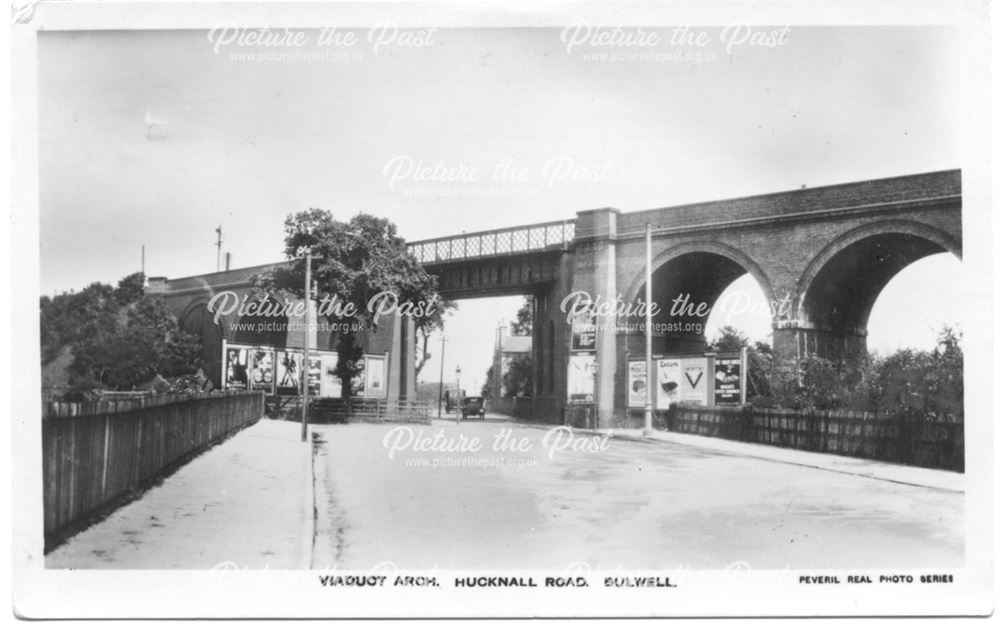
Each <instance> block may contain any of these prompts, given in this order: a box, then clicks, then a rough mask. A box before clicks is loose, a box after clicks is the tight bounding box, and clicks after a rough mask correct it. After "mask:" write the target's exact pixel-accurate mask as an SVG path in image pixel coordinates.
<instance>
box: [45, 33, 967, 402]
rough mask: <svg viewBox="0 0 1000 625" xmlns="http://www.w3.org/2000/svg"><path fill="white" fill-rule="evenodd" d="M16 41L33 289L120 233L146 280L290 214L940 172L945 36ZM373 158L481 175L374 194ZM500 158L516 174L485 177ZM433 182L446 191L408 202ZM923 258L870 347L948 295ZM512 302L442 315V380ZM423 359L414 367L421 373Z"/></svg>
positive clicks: (501, 204)
mask: <svg viewBox="0 0 1000 625" xmlns="http://www.w3.org/2000/svg"><path fill="white" fill-rule="evenodd" d="M708 32H710V33H711V34H712V35H713V37H714V36H716V35H717V31H714V30H709V31H708ZM307 35H308V39H309V40H310V41H312V42H314V41H315V40H316V38H317V36H318V32H317V31H307ZM361 38H362V40H363V39H364V33H363V32H362V33H361ZM39 39H40V42H39V85H40V92H39V96H40V97H39V100H40V103H41V104H40V111H39V113H40V120H39V128H40V169H41V178H40V182H41V214H40V220H41V236H42V241H41V258H40V260H41V276H42V278H41V291H42V293H47V294H52V293H54V292H58V291H62V290H67V289H71V288H76V289H78V288H80V287H82V286H84V285H86V284H87V283H89V282H92V281H97V280H100V281H105V282H114V281H117V279H119V278H120V277H122V276H124V275H126V274H128V273H130V272H132V271H135V270H137V269H138V267H139V248H140V245H142V244H145V245H146V263H147V264H146V267H147V273H148V274H149V275H163V276H167V277H181V276H186V275H192V274H198V273H206V272H210V271H214V269H215V247H214V242H215V233H214V230H215V227H216V226H217V225H221V226H222V228H223V233H224V239H225V242H224V245H223V249H224V250H225V251H229V252H231V253H232V254H233V259H234V266H237V267H241V266H249V265H255V264H262V263H268V262H273V261H276V260H280V259H281V250H282V235H283V233H282V223H283V220H284V218H285V216H286V215H287V214H288V213H290V212H294V211H299V210H304V209H306V208H308V207H320V208H326V209H329V210H331V211H332V212H333V213H334V215H335V217H337V218H340V219H347V218H349V217H350V216H351V215H353V214H355V213H357V212H358V211H367V212H371V213H374V214H377V215H381V216H385V217H388V218H390V219H392V220H393V221H395V222H396V223H397V224H398V225H399V228H400V231H401V233H402V234H403V236H405V237H406V238H407V239H409V240H418V239H421V238H428V237H434V236H443V235H448V234H456V233H459V232H462V231H471V230H480V229H488V228H493V227H501V226H508V225H517V224H524V223H532V222H537V221H543V220H548V219H565V218H572V217H574V216H575V213H576V211H578V210H583V209H588V208H595V207H601V206H613V207H616V208H619V209H621V210H625V211H628V210H637V209H642V208H650V207H657V206H670V205H675V204H681V203H686V202H692V201H700V200H712V199H722V198H728V197H740V196H745V195H751V194H757V193H767V192H774V191H781V190H786V189H797V188H799V187H800V186H801V185H803V184H806V185H809V186H818V185H823V184H833V183H838V182H847V181H856V180H865V179H871V178H880V177H885V176H894V175H903V174H912V173H919V172H926V171H934V170H941V169H950V168H956V167H961V166H962V163H961V162H960V160H959V146H958V135H959V130H960V127H959V123H960V119H959V116H958V111H959V110H960V103H959V102H958V94H959V89H958V71H957V61H958V59H957V57H956V55H955V54H953V53H952V52H951V51H953V50H954V49H957V48H956V47H955V46H956V44H957V40H956V39H955V38H954V37H952V35H951V34H949V32H948V31H944V30H928V29H919V28H903V27H891V28H876V27H866V28H858V27H854V28H840V29H835V28H793V30H792V32H791V33H790V36H789V39H788V43H787V45H785V46H783V47H779V48H749V47H741V48H737V49H736V50H735V51H734V52H733V54H732V55H726V54H725V52H724V50H722V49H721V47H720V46H719V45H718V44H717V43H715V41H714V39H713V44H712V46H711V47H710V50H711V51H714V52H715V53H717V54H718V58H717V59H716V60H714V61H709V62H705V63H702V64H692V63H682V62H672V63H669V62H668V63H657V62H626V63H611V62H607V61H604V62H602V61H593V60H587V59H586V58H585V57H584V53H585V52H587V49H586V48H585V47H583V48H580V49H576V50H574V51H573V52H572V53H571V54H567V52H566V46H565V44H564V43H563V42H562V41H560V31H559V29H494V30H482V29H464V30H440V31H438V32H437V33H436V34H435V36H434V39H433V43H432V45H429V46H427V47H423V48H403V47H386V48H383V49H382V50H380V51H379V53H378V54H374V53H373V51H372V49H371V47H370V46H368V45H367V44H366V43H364V42H363V41H362V43H361V44H360V45H357V46H355V47H353V48H351V49H349V50H348V49H345V48H334V49H333V51H335V52H346V51H350V52H352V53H355V54H357V53H360V54H361V55H363V59H361V60H356V61H355V62H351V63H344V62H337V61H319V62H312V63H307V62H303V61H277V62H274V61H271V62H248V61H245V60H237V59H235V58H234V57H231V56H230V53H243V52H247V51H251V52H253V50H247V49H245V48H238V47H236V46H235V44H233V45H230V46H222V48H221V49H220V51H219V53H218V54H216V53H215V52H214V51H213V46H212V43H211V42H210V41H209V40H208V38H207V37H206V32H203V31H162V32H159V31H147V32H90V33H45V32H43V33H41V34H40V37H39ZM661 49H662V48H661ZM314 50H319V48H317V47H314V46H310V47H307V48H306V49H305V50H304V51H314ZM326 51H329V49H327V50H326ZM149 120H152V121H154V122H156V123H157V125H156V127H155V128H153V129H152V135H153V138H150V137H149V135H148V134H147V130H148V126H147V121H149ZM559 157H568V158H569V159H570V160H571V162H572V163H573V165H574V167H576V168H584V169H587V170H592V171H597V172H602V173H599V175H598V179H597V180H595V181H584V182H572V181H566V180H564V181H555V182H553V183H552V184H550V182H549V181H548V180H547V179H546V175H545V165H546V163H549V162H550V161H551V160H552V159H554V158H559ZM394 158H409V159H413V160H414V161H417V160H422V161H423V162H424V163H426V164H434V163H437V162H439V161H440V162H442V163H443V164H444V165H445V166H446V167H450V168H457V167H459V166H464V167H466V168H472V167H476V168H479V169H480V170H481V171H482V172H483V179H482V180H480V181H479V182H476V183H471V184H466V183H451V184H446V185H434V184H426V183H420V182H415V181H413V180H405V179H404V180H401V181H398V182H396V184H394V185H393V187H392V188H390V185H389V180H387V177H386V176H385V175H384V171H385V168H386V165H387V163H389V162H391V161H392V160H393V159H394ZM502 161H509V162H510V163H511V164H512V165H513V167H515V168H518V169H521V168H523V169H524V170H525V175H526V176H527V179H526V180H523V181H520V182H503V181H500V182H497V181H493V180H492V179H491V178H492V175H493V171H494V168H495V166H496V164H497V163H499V162H502ZM435 186H437V187H442V186H443V187H444V190H445V191H447V192H449V193H452V194H453V195H452V196H449V197H421V196H416V195H413V193H414V192H415V191H416V192H426V191H427V190H428V189H430V188H433V187H435ZM497 189H499V190H498V191H497ZM414 190H415V191H414ZM463 192H473V193H475V194H477V195H479V196H481V195H483V194H485V195H488V196H489V197H463V196H461V195H458V196H455V195H454V194H461V193H463ZM948 260H951V259H948ZM924 262H926V263H931V264H930V265H926V266H925V267H924V268H923V269H921V272H920V273H919V275H918V276H916V277H915V278H912V279H911V280H912V282H910V283H905V284H911V285H912V286H911V287H910V288H902V287H898V286H897V282H899V283H901V284H904V278H906V276H907V275H908V274H909V272H904V274H901V276H900V277H899V278H897V280H896V281H894V282H893V283H891V284H890V285H889V287H888V289H887V291H886V292H885V293H884V294H883V298H882V299H880V300H879V303H878V304H877V306H876V311H875V313H873V316H872V321H871V323H872V327H871V328H870V330H871V339H870V343H871V345H872V346H873V347H877V346H880V345H882V344H883V343H884V344H885V345H887V346H888V345H900V344H917V343H921V344H922V343H923V342H925V340H926V337H927V336H928V331H927V328H926V324H927V323H928V322H927V320H925V319H923V318H922V317H921V315H903V316H900V315H899V313H898V312H897V313H896V315H895V316H894V317H893V316H890V317H889V318H888V320H884V319H882V318H881V317H880V316H879V315H880V314H881V312H880V311H881V310H882V309H883V308H885V309H887V310H896V311H907V310H914V306H916V307H918V308H921V309H923V308H927V309H928V314H930V313H929V311H930V308H934V307H935V306H937V304H939V303H940V302H948V301H950V302H951V304H950V310H952V311H953V310H954V302H956V301H961V294H960V293H958V292H957V290H956V289H957V288H958V286H957V285H958V284H959V280H957V279H956V276H957V269H956V265H957V263H952V264H951V265H949V264H948V263H942V262H940V261H933V259H932V260H928V261H924ZM934 263H937V264H934ZM914 267H918V265H915V266H914ZM750 282H751V283H752V280H751V281H750ZM741 284H742V285H745V284H746V281H743V282H741ZM736 288H746V287H745V286H742V287H740V286H737V287H736ZM932 292H933V293H935V295H934V296H932V295H930V293H932ZM910 294H916V297H917V299H916V302H917V303H916V304H914V303H913V301H912V300H910V299H907V297H908V295H910ZM519 302H520V299H519V298H513V299H510V300H507V301H506V303H504V301H503V300H500V299H497V300H485V301H484V303H478V302H477V303H472V302H467V303H465V304H463V305H462V312H461V313H459V314H458V315H456V317H455V321H454V322H453V323H452V327H451V328H450V330H449V331H450V332H451V333H454V339H453V345H452V344H450V345H449V350H450V357H449V358H447V359H446V362H445V367H446V371H451V373H446V375H445V378H446V379H447V380H451V379H453V376H454V368H455V364H461V366H462V368H463V370H468V371H473V372H475V371H478V370H480V369H481V370H482V372H483V373H484V372H485V370H486V368H487V367H488V366H489V353H490V351H491V349H492V343H493V333H492V328H494V327H495V326H496V323H497V321H498V318H499V317H500V316H504V317H506V318H507V319H510V318H512V317H513V314H514V311H515V310H516V309H517V306H518V305H519ZM944 307H948V305H945V306H944ZM939 312H940V311H939ZM466 315H468V319H467V320H465V321H463V319H464V318H465V316H466ZM480 325H482V326H485V329H484V328H480V327H479V326H480ZM748 327H752V326H748ZM879 328H882V329H879ZM766 332H767V328H766V323H765V327H764V333H765V335H766ZM883 333H885V336H884V337H883V336H882V335H883ZM751 334H758V332H756V331H754V330H751ZM932 334H933V333H931V335H932ZM761 338H763V337H761ZM453 358H454V360H453ZM438 364H439V363H438V362H434V363H433V365H432V364H429V365H428V368H429V369H433V370H434V372H433V373H432V374H430V373H425V374H424V376H423V377H422V379H423V380H425V381H430V380H436V379H437V375H438V374H437V369H438V367H437V366H435V365H438ZM479 375H482V374H479ZM463 379H465V375H463ZM467 387H469V388H478V386H476V387H471V386H467Z"/></svg>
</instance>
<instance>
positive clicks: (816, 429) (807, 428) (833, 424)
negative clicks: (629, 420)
mask: <svg viewBox="0 0 1000 625" xmlns="http://www.w3.org/2000/svg"><path fill="white" fill-rule="evenodd" d="M657 416H658V417H660V419H658V421H660V422H658V423H654V427H657V428H659V427H663V426H664V425H665V426H667V428H668V429H670V430H671V431H674V432H680V433H687V434H699V435H701V436H713V437H717V438H727V439H730V440H738V441H746V442H751V443H762V444H765V445H775V446H778V447H790V448H793V449H801V450H804V451H816V452H822V453H832V454H838V455H843V456H856V457H861V458H870V459H873V460H883V461H888V462H898V463H901V464H909V465H915V466H922V467H929V468H935V469H948V470H951V471H963V470H964V468H965V445H964V436H963V426H964V423H963V420H962V418H961V417H957V418H955V417H938V416H933V415H924V414H918V413H910V414H883V413H872V412H858V411H850V410H790V409H781V408H759V407H754V406H746V407H743V408H722V407H715V408H699V407H693V406H677V407H675V408H674V409H673V410H671V411H669V412H665V413H662V414H658V415H657Z"/></svg>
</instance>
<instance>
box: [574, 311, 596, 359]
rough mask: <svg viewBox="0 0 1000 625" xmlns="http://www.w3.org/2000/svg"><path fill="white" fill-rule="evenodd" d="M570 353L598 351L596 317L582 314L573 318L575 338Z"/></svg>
mask: <svg viewBox="0 0 1000 625" xmlns="http://www.w3.org/2000/svg"><path fill="white" fill-rule="evenodd" d="M569 348H570V351H574V352H592V351H594V350H596V349H597V324H596V323H595V317H594V316H593V315H590V314H586V313H581V314H578V315H576V317H574V318H573V336H572V339H571V340H570V346H569Z"/></svg>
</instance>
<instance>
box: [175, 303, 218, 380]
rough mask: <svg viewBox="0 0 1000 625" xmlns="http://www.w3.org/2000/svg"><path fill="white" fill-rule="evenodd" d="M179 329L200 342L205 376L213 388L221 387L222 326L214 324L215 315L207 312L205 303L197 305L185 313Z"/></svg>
mask: <svg viewBox="0 0 1000 625" xmlns="http://www.w3.org/2000/svg"><path fill="white" fill-rule="evenodd" d="M180 327H181V329H183V330H185V331H187V332H190V333H192V334H194V335H195V336H197V337H198V338H199V339H200V340H201V358H202V360H203V361H204V363H205V369H204V370H205V375H206V376H207V377H208V379H209V380H211V381H212V384H213V385H214V386H215V388H220V387H221V386H222V339H223V337H224V336H225V334H224V332H223V330H222V326H221V325H220V324H218V323H216V322H215V315H214V314H213V313H211V312H209V311H208V305H207V303H202V304H199V305H197V306H195V307H193V308H191V309H190V310H188V312H187V313H185V315H184V318H183V319H181V321H180Z"/></svg>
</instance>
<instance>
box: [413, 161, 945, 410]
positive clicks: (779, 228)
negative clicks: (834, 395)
mask: <svg viewBox="0 0 1000 625" xmlns="http://www.w3.org/2000/svg"><path fill="white" fill-rule="evenodd" d="M961 209H962V187H961V172H960V171H958V170H951V171H941V172H934V173H926V174H917V175H911V176H902V177H897V178H886V179H879V180H869V181H864V182H855V183H849V184H838V185H833V186H826V187H816V188H809V189H801V190H795V191H787V192H780V193H771V194H767V195H759V196H753V197H746V198H738V199H729V200H721V201H713V202H702V203H697V204H688V205H684V206H674V207H668V208H659V209H652V210H645V211H638V212H628V213H623V212H621V211H618V210H616V209H614V208H600V209H594V210H585V211H580V212H578V213H577V215H576V218H575V219H573V220H567V221H555V222H548V223H541V224H533V225H528V226H522V227H516V228H506V229H502V230H493V231H488V232H475V233H468V234H462V235H458V236H451V237H442V238H438V239H432V240H426V241H416V242H413V243H411V244H410V246H409V247H410V249H411V250H412V252H413V253H414V255H415V256H416V257H417V259H418V260H419V261H420V262H421V263H423V265H424V267H425V268H426V269H428V270H429V271H431V272H432V273H434V274H436V275H437V276H438V277H439V279H440V287H441V290H442V293H443V294H444V295H445V296H447V297H451V298H456V299H462V298H470V297H483V296H489V295H500V294H504V295H509V294H525V295H532V296H534V297H535V298H536V300H537V302H538V306H536V307H535V308H536V319H535V323H534V336H533V346H534V347H533V349H534V362H535V381H534V383H535V389H534V390H535V393H534V397H535V399H534V403H535V407H536V410H538V411H540V412H544V413H546V414H550V415H552V414H560V412H561V409H562V406H563V405H564V402H565V398H566V397H567V375H568V374H567V367H568V363H569V355H570V341H571V326H570V324H568V323H567V320H566V313H565V312H564V311H563V310H562V309H561V307H560V304H561V303H562V302H563V300H564V298H566V297H567V296H568V295H570V294H571V293H580V292H582V293H586V294H587V295H588V296H589V297H590V298H591V299H592V300H600V301H602V302H605V303H608V302H617V303H618V304H619V308H620V309H625V308H628V307H629V306H632V307H633V308H634V309H635V304H637V303H639V302H641V300H642V299H644V293H645V262H646V250H645V229H646V225H647V224H649V225H650V226H651V228H652V232H653V235H652V258H653V260H652V267H653V279H652V301H653V302H654V303H656V304H657V308H658V309H659V310H658V314H657V315H656V317H655V318H654V319H653V326H652V327H653V328H654V336H653V350H654V352H655V353H684V352H696V351H701V350H704V348H705V346H706V336H705V330H704V321H705V320H706V319H707V317H705V316H699V315H697V314H692V313H694V309H695V308H696V307H697V305H698V304H701V303H704V304H705V305H706V306H708V307H711V306H713V305H714V304H715V302H716V300H717V299H718V298H719V296H720V295H721V294H722V292H723V291H724V290H725V289H726V288H727V287H728V286H729V285H730V284H731V283H732V282H733V281H734V280H736V279H737V278H739V277H741V276H743V275H744V274H747V273H749V274H751V275H752V276H753V278H754V279H755V280H756V282H757V284H758V285H759V286H760V288H761V290H762V291H763V292H764V294H765V296H766V297H767V298H768V300H770V303H771V305H770V309H771V311H772V313H773V314H772V327H773V341H774V347H775V348H776V349H777V350H780V351H782V352H784V353H789V354H796V355H804V354H818V355H821V356H824V357H829V358H851V357H852V356H854V355H856V354H859V353H864V352H865V351H866V349H867V346H866V335H867V330H866V327H867V323H868V316H869V314H870V313H871V310H872V307H873V305H874V304H875V300H876V299H877V297H878V295H879V293H880V292H881V291H882V289H883V288H884V287H885V286H886V284H888V282H889V281H890V280H891V279H892V278H893V276H895V275H896V274H897V273H899V271H901V270H902V269H903V268H904V267H906V266H907V265H909V264H911V263H913V262H914V261H917V260H919V259H921V258H923V257H925V256H929V255H931V254H936V253H941V252H949V253H952V254H955V255H956V256H959V257H960V256H961V253H962V211H961ZM681 296H687V300H686V301H688V302H690V303H691V304H692V306H691V307H689V308H688V309H687V310H686V311H683V313H682V314H674V315H671V314H670V313H671V310H670V309H671V303H672V302H673V301H674V300H675V298H678V297H681ZM685 313H686V314H685ZM603 321H611V322H610V323H603ZM615 321H624V323H615ZM643 323H644V319H643V318H642V315H639V316H638V317H636V316H633V317H630V318H628V319H612V320H606V319H605V320H602V319H599V323H598V324H597V336H596V344H595V345H594V351H595V352H596V362H597V366H596V372H595V384H594V395H595V404H596V406H597V412H598V414H599V419H600V422H601V424H602V425H608V424H611V423H616V424H617V423H620V420H619V419H616V418H615V417H616V416H618V417H620V416H621V415H623V413H624V412H625V406H626V396H627V390H626V384H627V380H626V371H625V370H626V364H625V363H626V360H627V354H629V353H632V354H640V353H644V350H645V347H644V334H643V331H642V329H643V327H644V326H643Z"/></svg>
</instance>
